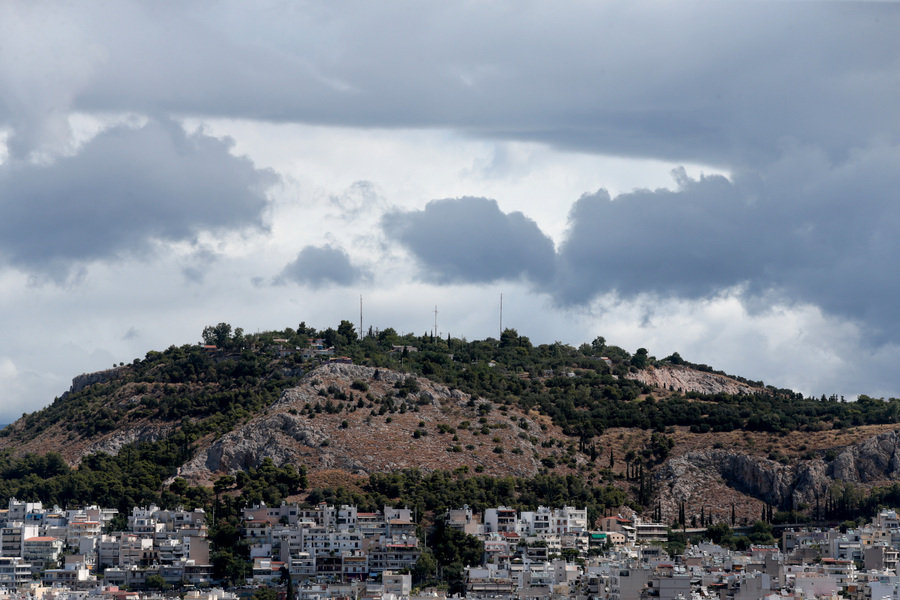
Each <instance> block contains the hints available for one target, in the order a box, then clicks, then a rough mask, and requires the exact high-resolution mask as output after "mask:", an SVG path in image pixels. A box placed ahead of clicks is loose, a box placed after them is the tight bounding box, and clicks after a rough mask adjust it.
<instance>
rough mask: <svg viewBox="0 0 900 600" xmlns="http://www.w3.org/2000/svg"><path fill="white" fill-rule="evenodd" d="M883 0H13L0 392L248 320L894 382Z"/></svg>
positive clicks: (887, 26) (889, 389)
mask: <svg viewBox="0 0 900 600" xmlns="http://www.w3.org/2000/svg"><path fill="white" fill-rule="evenodd" d="M898 31H900V5H898V4H895V3H887V2H885V3H867V4H861V3H832V2H649V3H633V2H602V3H600V2H576V1H573V2H568V3H550V2H528V1H524V2H523V1H522V0H509V1H502V0H497V1H475V0H467V1H459V2H453V1H451V2H440V3H431V2H419V1H415V0H409V1H407V2H397V1H387V2H368V1H358V2H349V1H348V2H345V1H334V0H329V1H328V2H309V3H305V2H295V1H292V2H276V1H268V2H266V1H259V2H254V3H248V2H210V1H205V0H204V1H178V2H156V1H154V2H150V1H148V2H129V1H127V0H122V1H119V2H113V3H106V2H90V1H88V2H78V3H70V2H32V1H30V0H29V1H24V0H23V1H21V2H19V1H16V0H12V1H9V2H3V3H0V40H2V42H0V331H2V342H3V343H2V344H0V422H4V421H8V420H12V419H14V418H16V417H18V416H20V415H21V414H22V413H23V412H31V411H34V410H37V409H39V408H41V407H42V406H45V405H46V404H48V403H50V402H51V401H52V400H53V398H54V397H55V396H58V395H60V394H61V393H62V392H64V391H65V390H66V389H67V388H68V387H69V385H70V382H71V379H72V377H73V376H75V375H77V374H79V373H82V372H91V371H96V370H101V369H104V368H108V367H111V366H112V365H113V364H117V363H119V362H130V361H132V360H133V359H134V358H137V357H143V356H144V355H145V354H146V352H147V351H148V350H154V349H157V350H158V349H164V348H165V347H167V346H169V345H171V344H184V343H195V342H197V341H199V339H200V333H201V331H202V329H203V327H204V326H206V325H210V324H215V323H218V322H221V321H226V322H229V323H231V324H232V325H233V326H235V327H243V328H244V329H245V330H246V331H256V330H267V329H276V328H277V329H282V328H284V327H296V326H297V324H298V323H300V322H301V321H305V322H306V323H308V324H310V325H313V326H315V327H318V328H325V327H329V326H336V325H337V324H338V323H339V322H340V320H341V319H347V320H350V321H352V322H354V323H358V321H359V305H360V296H361V295H362V296H363V306H364V310H363V323H364V327H365V328H368V327H369V326H373V327H376V328H385V327H389V326H390V327H394V328H395V329H397V330H399V331H402V332H415V333H417V334H421V333H424V332H426V331H430V330H431V328H432V327H433V326H434V321H435V314H434V311H435V307H437V311H438V313H437V322H438V332H439V333H440V334H441V335H446V334H447V333H450V334H452V335H453V336H457V337H466V338H468V339H481V338H484V337H488V336H494V337H496V336H497V335H498V334H499V328H500V326H501V323H500V314H499V313H500V311H499V303H500V295H501V294H503V323H502V325H503V326H504V327H514V328H516V329H518V331H519V332H520V333H521V334H523V335H527V336H529V337H530V338H531V339H532V341H533V342H535V343H551V342H553V341H557V340H558V341H562V342H565V343H569V344H572V345H576V346H577V345H579V344H581V343H582V342H589V341H591V340H592V339H593V338H594V337H595V336H597V335H603V336H605V337H606V338H607V340H608V342H610V343H614V344H618V345H621V346H623V347H624V348H626V349H627V350H629V351H631V352H634V351H635V350H636V349H637V348H639V347H646V348H647V349H648V350H649V351H650V353H651V354H652V355H655V356H658V357H664V356H667V355H668V354H671V353H672V352H675V351H677V352H679V353H681V355H682V356H684V357H685V358H686V359H688V360H691V361H694V362H704V363H708V364H711V365H713V366H715V367H716V368H719V369H724V370H726V371H728V372H731V373H736V374H739V375H743V376H745V377H748V378H750V379H754V380H759V379H762V380H764V381H765V382H766V383H768V384H772V385H776V386H778V387H790V388H793V389H796V390H798V391H801V392H804V393H806V394H812V395H816V396H818V395H820V394H823V393H824V394H832V393H836V394H841V395H845V396H847V397H853V396H856V395H857V394H869V395H874V396H884V397H888V396H898V395H900V389H898V388H900V374H898V373H900V369H898V368H897V366H896V365H897V364H898V363H900V301H898V298H900V273H898V266H897V257H898V256H900V236H898V232H900V192H898V190H900V135H898V134H900V109H898V106H900V37H898V36H897V32H898Z"/></svg>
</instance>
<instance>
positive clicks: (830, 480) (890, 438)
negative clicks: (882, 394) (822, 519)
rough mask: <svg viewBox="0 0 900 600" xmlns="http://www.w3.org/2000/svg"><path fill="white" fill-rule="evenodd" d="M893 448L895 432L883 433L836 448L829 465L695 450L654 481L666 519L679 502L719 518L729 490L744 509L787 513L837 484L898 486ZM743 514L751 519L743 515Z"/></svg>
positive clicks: (897, 440)
mask: <svg viewBox="0 0 900 600" xmlns="http://www.w3.org/2000/svg"><path fill="white" fill-rule="evenodd" d="M898 445H900V430H894V431H887V432H885V433H882V434H879V435H876V436H873V437H871V438H868V439H865V440H862V441H861V442H858V443H856V444H852V445H849V446H847V447H844V448H843V449H839V451H838V452H837V455H836V457H835V458H834V459H833V460H832V461H830V462H828V461H826V460H824V459H823V458H813V459H809V460H795V461H792V462H791V463H790V464H782V463H780V462H776V461H773V460H769V459H767V458H764V457H761V456H753V455H749V454H746V453H743V452H740V451H737V450H729V449H707V450H698V451H693V452H687V453H685V454H683V455H681V456H677V457H674V458H671V459H669V460H667V461H666V462H665V463H664V464H663V465H662V466H661V467H660V468H659V469H658V470H657V471H656V473H655V477H654V479H655V482H656V485H657V494H658V496H659V502H660V504H661V505H662V506H663V509H664V513H665V514H677V511H678V504H679V503H680V502H682V501H684V502H685V503H687V505H688V506H698V507H699V506H700V505H703V506H706V507H708V510H717V511H719V512H720V513H722V514H724V513H725V512H726V511H729V510H730V503H731V502H735V495H734V494H733V492H734V491H737V492H740V493H742V494H744V495H746V496H747V498H745V499H744V500H743V501H744V503H745V504H746V503H748V502H749V503H752V500H753V499H755V500H756V501H758V502H757V504H758V505H761V503H763V502H765V503H768V504H772V505H774V506H775V507H777V508H779V509H784V510H786V509H790V508H791V507H797V506H800V505H802V504H807V505H809V506H814V505H815V504H816V502H817V500H818V501H819V502H823V501H824V498H825V496H826V495H827V494H828V492H829V489H830V488H831V487H832V485H834V484H835V483H838V482H849V483H854V484H859V485H862V486H868V485H874V484H890V483H894V482H898V481H900V452H898ZM738 502H741V500H740V499H738ZM689 510H690V509H689ZM697 510H699V509H697ZM748 512H749V514H753V512H752V511H748V510H744V513H748ZM756 514H758V512H757V513H756Z"/></svg>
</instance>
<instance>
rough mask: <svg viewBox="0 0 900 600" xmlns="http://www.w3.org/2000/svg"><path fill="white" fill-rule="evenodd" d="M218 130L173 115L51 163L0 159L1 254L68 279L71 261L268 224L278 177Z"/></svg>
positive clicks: (109, 135)
mask: <svg viewBox="0 0 900 600" xmlns="http://www.w3.org/2000/svg"><path fill="white" fill-rule="evenodd" d="M229 149H230V147H229V145H228V143H226V142H223V141H221V140H218V139H216V138H213V137H210V136H207V135H204V134H202V133H195V134H191V135H188V134H186V133H185V132H184V131H183V130H182V129H181V127H180V126H178V125H177V124H175V123H172V122H169V121H162V122H160V121H150V122H149V123H148V124H147V125H145V126H143V127H141V128H139V129H132V128H129V127H116V128H113V129H111V130H108V131H106V132H103V133H101V134H100V135H99V136H97V137H96V138H94V139H93V140H91V141H90V142H88V143H87V144H86V145H85V146H84V147H83V148H82V149H81V150H80V151H79V152H78V153H77V154H75V155H74V156H70V157H63V158H60V159H58V160H57V161H55V162H54V163H52V164H47V165H45V164H34V163H18V162H10V163H7V164H5V165H3V166H2V167H0V258H2V260H3V261H4V262H6V263H8V264H10V265H13V266H15V267H17V268H20V269H23V270H25V271H30V272H41V273H43V274H46V275H50V276H52V277H54V278H56V279H60V278H65V277H66V275H67V274H68V273H69V270H70V268H71V267H72V266H74V265H78V264H84V263H87V262H90V261H94V260H99V259H106V258H113V257H116V256H119V255H122V254H129V255H139V254H141V253H145V252H147V251H148V250H149V248H150V244H151V242H154V241H160V240H161V241H165V242H179V241H192V240H193V239H194V238H195V237H196V236H197V235H198V234H199V233H200V232H201V231H222V230H239V229H244V228H247V227H256V228H258V227H261V226H262V225H263V223H262V211H263V210H264V208H265V207H266V204H267V201H266V197H265V194H264V190H265V188H266V187H268V186H269V185H271V184H272V183H274V182H275V181H276V176H275V175H274V174H272V173H270V172H267V171H261V170H258V169H256V168H255V167H254V166H253V163H251V162H250V161H249V160H248V159H245V158H238V157H235V156H232V155H231V154H230V153H229Z"/></svg>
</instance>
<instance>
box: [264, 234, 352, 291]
mask: <svg viewBox="0 0 900 600" xmlns="http://www.w3.org/2000/svg"><path fill="white" fill-rule="evenodd" d="M368 277H369V275H368V273H367V272H366V271H365V270H364V269H362V268H360V267H357V266H354V265H353V264H352V263H351V262H350V257H349V256H348V255H347V253H346V252H345V251H344V250H342V249H341V248H334V247H332V246H330V245H328V244H326V245H324V246H306V247H305V248H303V249H302V250H300V253H299V254H298V255H297V258H296V259H294V261H293V262H291V263H290V264H289V265H287V266H286V267H285V268H284V270H283V271H282V272H281V275H280V276H279V277H278V278H277V280H276V283H285V282H286V281H291V282H293V283H298V284H300V285H308V286H310V287H312V288H320V287H324V286H328V285H352V284H354V283H358V282H360V281H364V280H366V279H367V278H368Z"/></svg>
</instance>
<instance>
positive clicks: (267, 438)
mask: <svg viewBox="0 0 900 600" xmlns="http://www.w3.org/2000/svg"><path fill="white" fill-rule="evenodd" d="M410 388H412V390H410ZM401 390H408V391H406V393H405V395H404V396H403V397H398V391H401ZM344 396H346V398H347V400H342V398H343V397H344ZM329 402H330V403H331V405H332V406H334V407H335V408H333V409H332V410H333V411H334V412H331V413H329V411H328V410H327V409H325V408H322V407H323V406H324V405H326V404H327V403H329ZM387 402H391V403H393V404H394V405H395V406H398V407H399V408H398V410H396V411H395V412H389V411H385V412H383V413H382V412H381V410H382V409H381V407H383V406H386V403H387ZM339 404H344V405H346V406H348V407H349V409H347V408H345V409H343V410H338V408H337V407H338V405H339ZM316 407H320V410H319V411H317V409H316ZM542 425H543V427H542ZM565 442H566V438H565V436H563V435H562V434H561V433H560V431H559V429H558V428H555V427H552V426H549V425H548V420H547V419H541V418H540V417H538V416H537V415H536V414H529V415H526V414H523V413H521V411H519V410H510V409H503V408H501V407H493V406H490V404H489V403H486V402H481V401H477V400H476V399H474V398H472V397H471V396H469V395H468V394H464V393H462V392H460V391H458V390H450V389H448V388H447V387H445V386H441V385H437V384H435V383H433V382H431V381H429V380H427V379H424V378H416V377H410V376H408V375H403V374H400V373H397V372H395V371H390V370H385V369H376V368H373V367H363V366H356V365H344V364H332V365H324V366H321V367H319V368H317V369H316V370H314V371H313V372H311V373H310V374H309V375H308V376H307V377H305V378H304V380H303V382H302V383H301V385H299V386H297V387H295V388H291V389H289V390H286V391H285V392H284V393H283V394H282V396H281V398H280V399H279V400H278V401H277V402H275V403H274V404H273V405H272V406H270V407H269V408H268V409H266V410H265V411H264V412H263V413H262V414H261V415H259V416H257V417H256V418H253V419H251V420H249V421H248V422H247V423H245V424H243V425H241V426H240V427H238V428H237V429H236V430H234V431H232V432H230V433H228V434H226V435H225V436H223V437H221V438H219V439H215V440H210V441H209V443H207V444H204V445H203V446H202V447H201V448H200V450H199V451H198V452H197V454H196V456H195V457H194V458H193V459H192V460H191V461H190V462H189V463H187V464H186V465H185V466H184V467H183V469H182V471H181V473H180V474H181V475H182V476H183V477H186V478H188V479H192V480H209V479H210V478H212V477H214V476H215V475H217V474H221V473H233V472H235V471H238V470H241V469H247V468H249V467H255V466H257V465H258V464H259V463H260V462H261V461H262V460H263V459H264V458H266V457H269V458H271V459H272V460H273V462H274V463H275V464H276V465H282V464H285V463H303V464H305V465H307V467H308V468H310V469H311V470H313V471H317V470H328V471H334V470H338V471H343V472H346V473H349V474H368V473H374V472H381V471H395V470H399V469H405V468H413V467H415V468H420V469H423V470H434V469H456V468H459V467H465V468H468V469H471V470H472V471H473V472H474V470H475V469H478V470H479V471H482V470H483V472H485V473H487V474H492V475H510V474H511V475H520V476H533V475H535V474H536V473H537V472H538V471H539V470H540V468H541V467H542V462H541V460H542V459H543V460H544V461H545V462H548V463H550V464H554V465H555V464H560V463H566V464H568V463H569V462H570V458H569V456H568V455H567V454H566V450H567V448H568V445H567V444H566V443H565ZM571 462H572V464H573V465H575V466H576V467H577V466H578V465H580V464H584V463H586V462H587V461H586V460H585V459H584V457H583V456H581V457H577V458H575V459H574V460H572V461H571ZM566 468H568V467H566Z"/></svg>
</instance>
